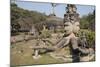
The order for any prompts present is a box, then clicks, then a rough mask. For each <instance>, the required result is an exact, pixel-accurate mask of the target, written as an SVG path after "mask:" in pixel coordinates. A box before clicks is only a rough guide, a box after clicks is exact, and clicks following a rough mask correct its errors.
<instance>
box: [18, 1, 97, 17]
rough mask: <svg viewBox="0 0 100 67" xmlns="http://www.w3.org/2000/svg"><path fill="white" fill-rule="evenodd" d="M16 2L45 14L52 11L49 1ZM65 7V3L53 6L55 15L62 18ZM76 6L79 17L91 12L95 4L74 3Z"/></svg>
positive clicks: (24, 7) (22, 6) (25, 7)
mask: <svg viewBox="0 0 100 67" xmlns="http://www.w3.org/2000/svg"><path fill="white" fill-rule="evenodd" d="M16 4H17V5H18V6H19V7H21V8H23V9H27V10H34V11H38V12H41V13H45V14H47V15H49V14H50V13H52V6H51V4H50V3H36V2H22V1H21V2H16ZM65 7H66V4H58V5H57V6H56V7H55V14H56V16H58V17H61V18H63V15H64V14H65ZM76 7H77V12H78V13H79V14H80V17H81V16H83V15H87V14H88V13H91V12H93V10H94V9H95V6H90V5H76Z"/></svg>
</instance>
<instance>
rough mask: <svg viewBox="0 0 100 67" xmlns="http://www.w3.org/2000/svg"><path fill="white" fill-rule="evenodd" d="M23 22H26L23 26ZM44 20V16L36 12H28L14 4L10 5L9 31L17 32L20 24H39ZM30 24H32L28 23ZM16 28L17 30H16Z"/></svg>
mask: <svg viewBox="0 0 100 67" xmlns="http://www.w3.org/2000/svg"><path fill="white" fill-rule="evenodd" d="M25 20H28V21H27V22H28V23H26V24H25V22H26V21H25ZM45 20H46V15H45V14H43V13H39V12H37V11H29V10H25V9H22V8H20V7H18V6H17V5H16V4H14V3H11V31H14V30H16V31H18V30H20V27H22V26H21V24H22V23H24V24H23V25H29V24H31V25H32V24H36V23H41V21H45ZM30 22H32V23H30ZM16 27H17V28H16ZM29 27H30V26H29Z"/></svg>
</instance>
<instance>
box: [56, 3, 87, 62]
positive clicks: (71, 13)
mask: <svg viewBox="0 0 100 67" xmlns="http://www.w3.org/2000/svg"><path fill="white" fill-rule="evenodd" d="M76 11H77V8H76V6H75V5H70V4H68V5H67V7H66V14H64V29H65V35H66V36H64V38H63V39H62V40H61V41H60V42H59V43H58V44H57V45H56V48H62V47H64V46H66V45H68V44H69V43H70V46H71V47H70V48H71V51H72V58H73V62H79V61H80V57H79V54H81V53H82V54H88V53H89V50H88V49H87V48H85V46H86V44H81V46H84V48H81V47H80V46H79V43H78V42H79V37H76V34H77V33H78V32H79V30H80V27H79V26H80V20H79V14H78V13H77V12H76ZM84 39H85V38H84Z"/></svg>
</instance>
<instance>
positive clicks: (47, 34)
mask: <svg viewBox="0 0 100 67" xmlns="http://www.w3.org/2000/svg"><path fill="white" fill-rule="evenodd" d="M40 37H41V38H49V37H51V34H50V31H49V30H47V29H46V30H42V31H41V35H40Z"/></svg>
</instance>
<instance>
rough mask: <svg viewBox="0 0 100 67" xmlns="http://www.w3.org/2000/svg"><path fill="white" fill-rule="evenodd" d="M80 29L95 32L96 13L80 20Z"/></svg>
mask: <svg viewBox="0 0 100 67" xmlns="http://www.w3.org/2000/svg"><path fill="white" fill-rule="evenodd" d="M80 27H81V28H82V29H89V30H93V31H94V30H95V11H94V12H93V13H89V14H88V15H85V16H83V17H82V18H81V19H80Z"/></svg>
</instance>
